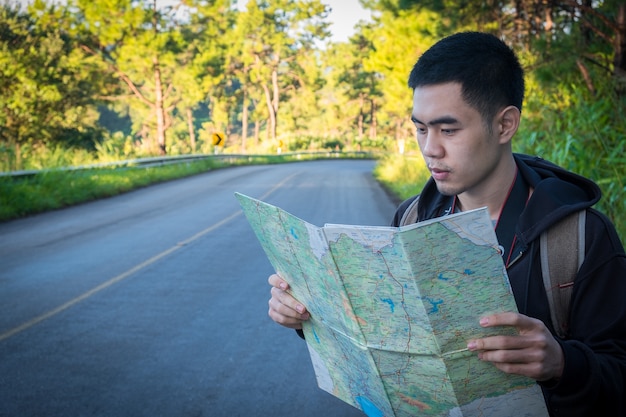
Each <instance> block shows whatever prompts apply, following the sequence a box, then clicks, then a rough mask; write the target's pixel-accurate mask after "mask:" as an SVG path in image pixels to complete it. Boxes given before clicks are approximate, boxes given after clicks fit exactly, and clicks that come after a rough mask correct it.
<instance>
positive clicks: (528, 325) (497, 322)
mask: <svg viewBox="0 0 626 417" xmlns="http://www.w3.org/2000/svg"><path fill="white" fill-rule="evenodd" d="M480 325H481V326H482V327H497V326H511V327H515V328H516V329H517V330H518V331H519V332H520V333H522V332H525V331H531V330H538V329H541V327H543V323H542V322H541V320H537V319H534V318H532V317H528V316H525V315H523V314H519V313H513V312H506V313H499V314H492V315H489V316H485V317H482V318H481V319H480Z"/></svg>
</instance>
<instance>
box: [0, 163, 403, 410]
mask: <svg viewBox="0 0 626 417" xmlns="http://www.w3.org/2000/svg"><path fill="white" fill-rule="evenodd" d="M373 166H374V162H372V161H319V162H302V163H294V164H284V165H273V166H251V167H237V168H228V169H223V170H217V171H214V172H210V173H206V174H202V175H198V176H194V177H192V178H188V179H183V180H177V181H172V182H168V183H164V184H160V185H156V186H152V187H148V188H144V189H141V190H138V191H135V192H132V193H128V194H125V195H122V196H118V197H114V198H109V199H105V200H101V201H97V202H93V203H89V204H83V205H80V206H77V207H73V208H68V209H64V210H59V211H55V212H51V213H46V214H42V215H38V216H33V217H30V218H27V219H23V220H17V221H12V222H7V223H0V416H2V417H5V416H11V417H13V416H16V417H26V416H38V417H42V416H64V417H71V416H116V417H120V416H133V417H135V416H166V417H169V416H229V417H235V416H249V417H254V416H299V417H307V416H316V417H317V416H323V417H333V416H347V417H349V416H363V414H362V413H361V412H359V411H358V410H356V409H355V408H353V407H351V406H349V405H347V404H345V403H343V402H341V401H340V400H338V399H336V398H334V397H333V396H331V395H330V394H328V393H326V392H324V391H322V390H320V389H319V388H318V387H317V383H316V381H315V376H314V373H313V369H312V366H311V362H310V359H309V356H308V351H307V349H306V344H305V343H304V342H303V341H302V340H301V339H300V338H298V337H297V335H296V334H295V332H293V331H292V330H289V329H285V328H282V327H281V326H278V325H276V324H275V323H274V322H272V321H271V320H270V319H269V318H268V316H267V309H268V306H267V300H268V299H269V285H268V284H267V277H268V276H269V275H270V273H271V272H272V268H271V265H270V264H269V262H268V261H267V259H266V257H265V255H264V253H263V251H262V248H261V246H260V244H259V243H258V241H257V240H256V238H255V237H254V235H253V232H252V229H251V228H250V226H249V225H248V223H247V221H246V220H245V218H244V216H243V214H242V212H241V210H240V209H239V205H238V203H237V200H236V199H235V197H234V195H233V193H234V192H235V191H238V192H241V193H244V194H247V195H249V196H252V197H255V198H260V199H262V200H265V201H267V202H269V203H271V204H275V205H278V206H280V207H282V208H284V209H286V210H287V211H289V212H291V213H293V214H295V215H296V216H298V217H301V218H303V219H305V220H307V221H309V222H311V223H314V224H317V225H323V224H324V223H352V224H357V223H358V224H371V225H387V224H389V222H390V220H391V216H392V215H393V211H394V208H395V205H394V204H393V203H392V202H391V201H390V199H389V198H388V196H387V195H386V194H385V192H384V191H383V190H382V189H381V188H380V187H379V186H378V185H377V184H376V183H375V182H374V180H373V179H372V176H371V170H372V168H373Z"/></svg>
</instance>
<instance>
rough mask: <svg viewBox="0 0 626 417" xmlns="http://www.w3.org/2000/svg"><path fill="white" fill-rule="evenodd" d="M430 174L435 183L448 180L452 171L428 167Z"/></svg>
mask: <svg viewBox="0 0 626 417" xmlns="http://www.w3.org/2000/svg"><path fill="white" fill-rule="evenodd" d="M428 169H429V171H430V174H431V175H432V177H433V179H434V180H435V181H442V180H445V179H446V178H448V176H449V175H450V171H449V170H446V169H442V168H435V167H430V166H429V167H428Z"/></svg>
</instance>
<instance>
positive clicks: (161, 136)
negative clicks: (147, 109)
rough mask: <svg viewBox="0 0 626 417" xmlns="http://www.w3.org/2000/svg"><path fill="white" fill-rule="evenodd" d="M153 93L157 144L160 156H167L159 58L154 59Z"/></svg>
mask: <svg viewBox="0 0 626 417" xmlns="http://www.w3.org/2000/svg"><path fill="white" fill-rule="evenodd" d="M153 63H154V90H155V91H154V92H155V102H154V110H155V112H156V121H157V144H158V147H159V153H160V154H161V155H165V154H167V151H166V148H165V108H164V105H163V84H162V83H161V68H160V67H159V58H158V57H154V59H153Z"/></svg>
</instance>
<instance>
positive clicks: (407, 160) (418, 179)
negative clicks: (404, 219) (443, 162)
mask: <svg viewBox="0 0 626 417" xmlns="http://www.w3.org/2000/svg"><path fill="white" fill-rule="evenodd" d="M374 177H375V178H376V179H377V180H378V181H379V182H380V183H381V184H383V185H384V186H385V188H387V189H388V190H389V191H391V193H392V194H393V195H394V196H395V197H396V198H397V199H398V200H400V201H402V200H405V199H407V198H409V197H411V196H413V195H416V194H419V193H420V192H421V191H422V188H423V187H424V184H426V181H428V179H429V178H430V171H428V168H427V167H426V163H425V162H424V159H423V158H422V157H421V156H417V155H406V156H403V155H388V156H386V157H384V158H381V159H380V160H379V161H378V163H377V164H376V168H374Z"/></svg>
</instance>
